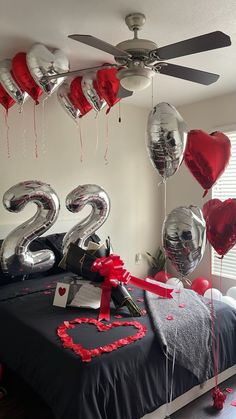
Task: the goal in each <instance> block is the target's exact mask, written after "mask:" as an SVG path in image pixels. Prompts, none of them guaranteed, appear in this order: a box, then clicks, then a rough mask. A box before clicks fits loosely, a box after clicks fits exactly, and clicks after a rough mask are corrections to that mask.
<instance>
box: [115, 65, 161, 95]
mask: <svg viewBox="0 0 236 419" xmlns="http://www.w3.org/2000/svg"><path fill="white" fill-rule="evenodd" d="M153 75H154V74H153V71H152V70H151V69H149V68H135V69H134V68H132V69H129V68H127V69H122V70H120V71H118V73H117V77H118V78H119V80H120V84H121V86H122V87H123V88H124V89H126V90H130V91H131V92H137V91H139V90H144V89H146V88H147V87H148V86H150V84H151V81H152V77H153Z"/></svg>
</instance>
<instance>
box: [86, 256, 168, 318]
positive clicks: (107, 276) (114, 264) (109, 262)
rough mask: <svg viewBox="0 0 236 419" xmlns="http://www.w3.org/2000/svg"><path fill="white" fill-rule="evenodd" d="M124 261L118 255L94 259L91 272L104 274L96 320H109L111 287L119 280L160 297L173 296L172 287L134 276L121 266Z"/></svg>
mask: <svg viewBox="0 0 236 419" xmlns="http://www.w3.org/2000/svg"><path fill="white" fill-rule="evenodd" d="M123 266H124V262H123V260H121V258H120V256H118V255H110V256H107V257H105V256H104V257H101V258H98V259H96V260H95V262H94V263H93V265H92V268H91V271H92V272H99V274H100V275H101V276H104V281H103V283H102V296H101V304H100V312H99V316H98V320H108V321H109V320H110V299H111V289H112V287H117V286H118V285H119V283H120V282H122V283H123V284H128V282H130V283H131V284H133V285H135V286H136V287H138V288H142V289H143V290H146V291H149V292H152V293H153V294H157V295H159V296H160V297H162V298H173V296H172V295H171V293H172V291H173V288H164V287H162V286H160V285H157V284H153V283H151V282H148V280H143V279H139V278H136V277H135V276H133V275H131V274H130V272H128V271H127V270H126V269H124V268H123Z"/></svg>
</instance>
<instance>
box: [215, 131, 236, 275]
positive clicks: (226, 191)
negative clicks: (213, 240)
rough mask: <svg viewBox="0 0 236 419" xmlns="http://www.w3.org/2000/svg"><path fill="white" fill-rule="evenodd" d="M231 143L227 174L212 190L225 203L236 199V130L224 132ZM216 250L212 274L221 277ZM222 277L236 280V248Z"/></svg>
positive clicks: (231, 252)
mask: <svg viewBox="0 0 236 419" xmlns="http://www.w3.org/2000/svg"><path fill="white" fill-rule="evenodd" d="M222 131H223V132H224V133H225V134H226V135H227V136H228V137H229V139H230V141H231V158H230V161H229V165H228V166H227V168H226V170H225V172H224V173H223V175H222V176H221V177H220V179H219V180H218V182H217V184H216V185H215V186H214V187H213V188H212V198H218V199H220V200H221V201H224V200H225V199H227V198H236V129H234V130H230V131H229V130H222ZM217 256H219V255H217V253H216V252H215V250H214V249H213V250H212V273H213V274H214V275H220V264H221V263H220V259H219V257H217ZM222 276H223V277H226V278H233V279H236V246H234V247H233V248H232V249H231V250H230V251H229V252H228V253H227V254H226V255H225V256H224V259H223V263H222Z"/></svg>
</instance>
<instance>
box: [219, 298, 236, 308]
mask: <svg viewBox="0 0 236 419" xmlns="http://www.w3.org/2000/svg"><path fill="white" fill-rule="evenodd" d="M222 301H223V303H226V304H228V305H229V306H231V307H233V308H235V310H236V301H235V299H234V298H232V297H229V296H228V295H223V297H222Z"/></svg>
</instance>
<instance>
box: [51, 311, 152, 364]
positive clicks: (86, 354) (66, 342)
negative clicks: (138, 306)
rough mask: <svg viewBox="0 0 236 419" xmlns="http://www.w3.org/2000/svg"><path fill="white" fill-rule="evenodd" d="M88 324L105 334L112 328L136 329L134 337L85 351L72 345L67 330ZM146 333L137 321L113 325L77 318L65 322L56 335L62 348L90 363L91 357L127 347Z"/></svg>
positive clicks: (71, 339) (145, 328) (145, 329)
mask: <svg viewBox="0 0 236 419" xmlns="http://www.w3.org/2000/svg"><path fill="white" fill-rule="evenodd" d="M82 323H88V324H93V325H95V326H96V328H97V330H98V332H107V331H109V330H111V329H113V328H116V327H120V326H133V327H134V328H135V329H137V332H136V334H135V335H131V336H127V337H125V338H122V339H118V340H116V341H114V342H111V343H110V344H108V345H104V346H99V347H98V348H93V349H86V348H84V347H83V346H82V345H81V344H80V343H74V341H73V338H72V337H70V336H69V334H68V333H67V329H74V328H75V326H76V325H77V324H82ZM146 331H147V327H146V326H145V325H143V324H141V323H139V322H137V321H127V322H117V321H116V322H113V323H106V324H104V323H102V322H100V321H98V320H96V319H92V318H87V317H85V318H80V317H79V318H77V319H74V320H70V321H65V322H64V323H63V324H61V325H60V326H59V327H58V329H57V334H58V336H59V338H60V339H61V341H62V342H63V346H64V348H69V349H72V350H73V351H74V352H75V353H76V354H77V355H79V356H80V357H81V359H82V361H84V362H90V361H91V360H92V357H96V356H100V355H102V354H103V353H107V352H112V351H114V350H115V349H118V348H121V347H122V346H125V345H129V344H130V343H132V342H135V341H136V340H138V339H142V338H143V337H144V336H145V334H146Z"/></svg>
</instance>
